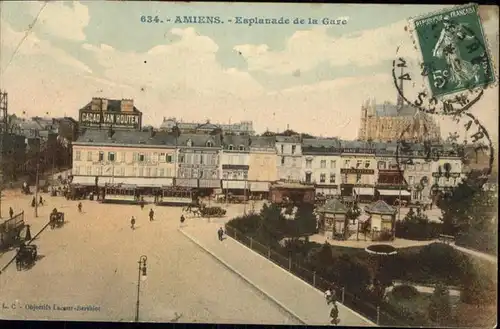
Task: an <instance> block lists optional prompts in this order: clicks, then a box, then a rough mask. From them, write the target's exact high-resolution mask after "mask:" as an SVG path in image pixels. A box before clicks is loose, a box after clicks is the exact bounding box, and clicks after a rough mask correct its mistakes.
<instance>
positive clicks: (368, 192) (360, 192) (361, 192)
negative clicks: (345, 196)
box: [352, 187, 375, 195]
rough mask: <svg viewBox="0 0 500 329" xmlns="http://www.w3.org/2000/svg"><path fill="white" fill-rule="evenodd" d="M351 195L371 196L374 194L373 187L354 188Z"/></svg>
mask: <svg viewBox="0 0 500 329" xmlns="http://www.w3.org/2000/svg"><path fill="white" fill-rule="evenodd" d="M352 191H353V194H357V195H373V194H375V189H374V188H373V187H355V188H354V189H353V190H352Z"/></svg>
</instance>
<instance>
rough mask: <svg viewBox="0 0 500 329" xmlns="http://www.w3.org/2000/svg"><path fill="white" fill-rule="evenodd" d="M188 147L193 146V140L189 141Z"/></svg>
mask: <svg viewBox="0 0 500 329" xmlns="http://www.w3.org/2000/svg"><path fill="white" fill-rule="evenodd" d="M186 145H187V146H188V147H191V146H193V141H192V140H190V139H188V140H187V143H186Z"/></svg>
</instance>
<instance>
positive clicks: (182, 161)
mask: <svg viewBox="0 0 500 329" xmlns="http://www.w3.org/2000/svg"><path fill="white" fill-rule="evenodd" d="M184 160H185V157H184V154H181V155H179V163H184Z"/></svg>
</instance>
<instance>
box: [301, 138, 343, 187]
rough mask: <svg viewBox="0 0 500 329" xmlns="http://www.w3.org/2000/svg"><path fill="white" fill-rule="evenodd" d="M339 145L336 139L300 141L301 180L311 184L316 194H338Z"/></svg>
mask: <svg viewBox="0 0 500 329" xmlns="http://www.w3.org/2000/svg"><path fill="white" fill-rule="evenodd" d="M340 154H341V143H340V141H339V140H338V139H312V138H307V139H303V141H302V155H303V161H302V170H303V175H302V179H303V180H304V181H305V182H306V183H313V184H314V185H315V187H316V193H323V194H325V195H337V194H339V186H340V179H341V178H340V167H341V157H340Z"/></svg>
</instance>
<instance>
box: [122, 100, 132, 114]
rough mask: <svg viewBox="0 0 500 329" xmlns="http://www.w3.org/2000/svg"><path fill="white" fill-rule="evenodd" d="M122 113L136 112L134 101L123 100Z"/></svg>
mask: <svg viewBox="0 0 500 329" xmlns="http://www.w3.org/2000/svg"><path fill="white" fill-rule="evenodd" d="M120 110H121V112H132V111H134V101H133V100H132V99H126V98H124V99H122V100H121V104H120Z"/></svg>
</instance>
